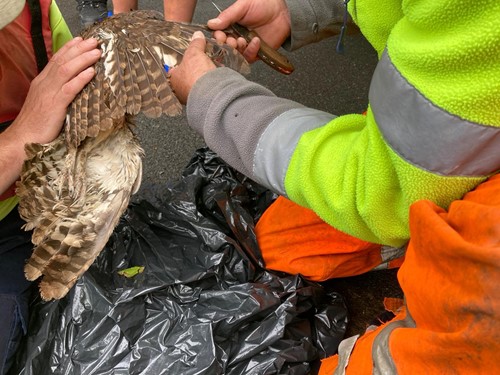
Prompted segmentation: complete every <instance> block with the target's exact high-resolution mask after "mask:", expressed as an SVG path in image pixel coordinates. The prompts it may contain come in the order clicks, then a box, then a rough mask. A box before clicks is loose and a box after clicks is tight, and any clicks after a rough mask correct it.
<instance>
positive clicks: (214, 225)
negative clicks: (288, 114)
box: [11, 148, 347, 375]
mask: <svg viewBox="0 0 500 375" xmlns="http://www.w3.org/2000/svg"><path fill="white" fill-rule="evenodd" d="M142 197H143V198H144V197H145V199H142V200H140V201H134V203H132V204H131V205H130V207H129V209H128V210H127V212H126V214H125V215H124V216H123V218H122V220H121V222H120V224H119V225H118V227H117V228H116V229H115V231H114V234H113V235H112V237H111V239H110V241H109V242H108V244H107V246H106V249H105V250H104V251H103V252H102V253H101V254H100V256H99V257H98V258H97V259H96V261H95V263H94V264H93V265H92V266H91V267H90V268H89V270H88V271H87V272H86V273H85V274H84V275H83V276H82V277H81V278H80V280H79V281H78V282H77V284H76V285H75V286H74V287H73V289H72V290H71V291H70V293H69V294H68V295H67V296H66V297H65V298H63V299H62V300H59V301H52V302H49V303H45V302H43V301H41V300H40V299H37V300H36V301H35V303H34V304H33V306H32V307H31V315H30V324H29V332H28V335H27V337H26V339H25V342H24V344H23V348H22V350H21V351H20V352H19V353H18V356H17V360H16V364H15V366H16V367H15V368H14V369H13V370H12V371H11V373H15V374H36V375H44V374H154V375H159V374H246V375H247V374H278V373H279V374H307V373H309V372H310V371H311V369H312V368H313V367H314V364H315V363H316V364H317V361H318V359H319V358H324V357H326V356H330V355H332V354H334V353H335V352H336V350H337V347H338V344H339V343H340V341H341V340H342V338H343V336H344V333H345V329H346V324H347V310H346V307H345V304H344V301H343V300H342V297H341V296H340V295H338V294H336V293H334V292H330V293H327V292H326V291H325V290H324V289H323V287H322V286H320V285H319V284H316V283H312V282H308V281H306V280H305V279H303V278H302V277H301V276H292V275H286V274H280V273H276V272H269V271H266V270H265V269H264V268H263V266H264V264H263V260H262V258H261V255H260V252H259V248H258V245H257V242H256V240H255V234H254V223H255V222H256V221H257V220H258V218H259V217H260V215H261V214H262V212H263V211H264V210H265V208H266V207H267V206H268V205H269V204H270V203H271V202H272V201H273V199H275V196H274V194H273V193H271V192H270V191H268V190H266V189H264V188H262V187H261V186H259V185H258V184H256V183H255V182H253V181H251V180H249V179H248V178H245V177H244V176H243V175H241V174H239V173H237V172H235V171H234V170H233V169H231V168H230V167H228V166H227V165H226V164H225V163H224V162H223V161H222V160H221V159H219V158H218V157H217V155H215V154H214V153H213V152H211V151H210V150H208V149H206V148H205V149H200V150H198V151H197V152H196V155H195V156H194V157H193V159H192V160H191V162H190V163H189V165H188V167H187V168H186V169H185V171H184V173H183V175H182V178H181V180H180V181H178V182H176V183H175V184H173V185H172V186H152V187H150V188H149V189H144V190H143V192H142ZM132 267H141V268H134V269H132V270H131V271H133V270H136V272H131V274H130V275H128V277H126V276H124V275H122V274H120V273H121V272H120V271H123V270H127V269H129V268H132ZM142 267H144V268H142ZM141 271H142V272H141ZM119 272H120V273H119ZM125 273H126V272H125Z"/></svg>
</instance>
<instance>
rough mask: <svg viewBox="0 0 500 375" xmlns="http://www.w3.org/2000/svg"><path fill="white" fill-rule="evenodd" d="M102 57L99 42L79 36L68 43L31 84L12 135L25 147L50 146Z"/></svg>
mask: <svg viewBox="0 0 500 375" xmlns="http://www.w3.org/2000/svg"><path fill="white" fill-rule="evenodd" d="M100 56H101V51H100V50H99V49H98V48H97V40H96V39H87V40H82V38H80V37H77V38H74V39H73V40H71V41H69V42H68V43H66V44H65V45H64V46H63V47H62V48H61V49H60V50H59V51H58V52H57V53H56V54H54V56H53V57H52V58H51V59H50V61H49V62H48V64H47V66H46V67H45V68H44V69H43V70H42V72H41V73H40V74H39V75H38V76H37V77H35V79H33V81H32V82H31V85H30V88H29V91H28V95H27V97H26V100H25V102H24V104H23V107H22V109H21V111H20V113H19V115H18V116H17V118H16V120H15V121H14V122H13V123H12V125H11V126H10V127H9V128H8V131H9V133H12V134H15V138H16V139H18V141H20V142H22V144H26V143H48V142H51V141H52V140H53V139H54V138H56V137H57V135H58V134H59V132H60V131H61V128H62V125H63V123H64V119H65V117H66V113H67V107H68V106H69V104H70V103H71V102H72V101H73V99H74V98H75V97H76V95H77V94H78V93H79V92H80V91H81V90H82V89H83V87H84V86H85V85H86V84H87V83H89V82H90V80H91V79H92V78H93V77H94V74H95V72H94V68H93V67H92V65H93V64H94V63H95V62H96V61H97V60H98V59H99V57H100Z"/></svg>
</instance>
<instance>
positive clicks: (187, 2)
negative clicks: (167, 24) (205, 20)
mask: <svg viewBox="0 0 500 375" xmlns="http://www.w3.org/2000/svg"><path fill="white" fill-rule="evenodd" d="M196 2H197V0H163V13H164V15H165V19H166V20H167V21H178V22H191V21H192V20H193V14H194V9H195V8H196Z"/></svg>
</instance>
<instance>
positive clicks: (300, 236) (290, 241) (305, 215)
mask: <svg viewBox="0 0 500 375" xmlns="http://www.w3.org/2000/svg"><path fill="white" fill-rule="evenodd" d="M256 235H257V241H258V243H259V247H260V249H261V252H262V256H263V258H264V261H265V263H266V267H267V268H268V269H272V270H276V271H283V272H287V273H291V274H298V273H300V274H301V275H303V276H304V277H306V278H308V279H310V280H314V281H324V280H327V279H331V278H334V277H346V276H354V275H359V274H362V273H365V272H367V271H370V270H372V269H373V268H374V267H376V266H378V265H379V264H380V263H381V262H382V258H381V253H380V250H381V246H380V245H377V244H373V243H370V242H365V241H362V240H359V239H357V238H355V237H352V236H349V235H347V234H345V233H343V232H340V231H338V230H336V229H335V228H333V227H332V226H330V225H329V224H327V223H325V222H324V221H323V220H321V219H320V218H319V217H318V215H316V214H315V213H314V212H313V211H312V210H309V209H307V208H304V207H301V206H299V205H297V204H295V203H293V202H292V201H290V200H288V199H286V198H284V197H279V198H278V199H277V200H276V201H275V202H274V203H273V204H272V205H271V206H269V208H268V209H267V210H266V211H265V212H264V214H263V215H262V217H261V218H260V220H259V221H258V222H257V225H256Z"/></svg>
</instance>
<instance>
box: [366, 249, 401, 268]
mask: <svg viewBox="0 0 500 375" xmlns="http://www.w3.org/2000/svg"><path fill="white" fill-rule="evenodd" d="M407 246H408V244H406V245H404V246H402V247H392V246H382V248H381V249H380V256H381V257H382V261H381V263H380V264H379V265H378V266H377V267H375V268H373V269H372V271H380V270H386V269H387V268H389V263H390V262H391V261H393V260H394V259H397V258H401V257H402V256H403V255H404V254H405V253H406V248H407Z"/></svg>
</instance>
